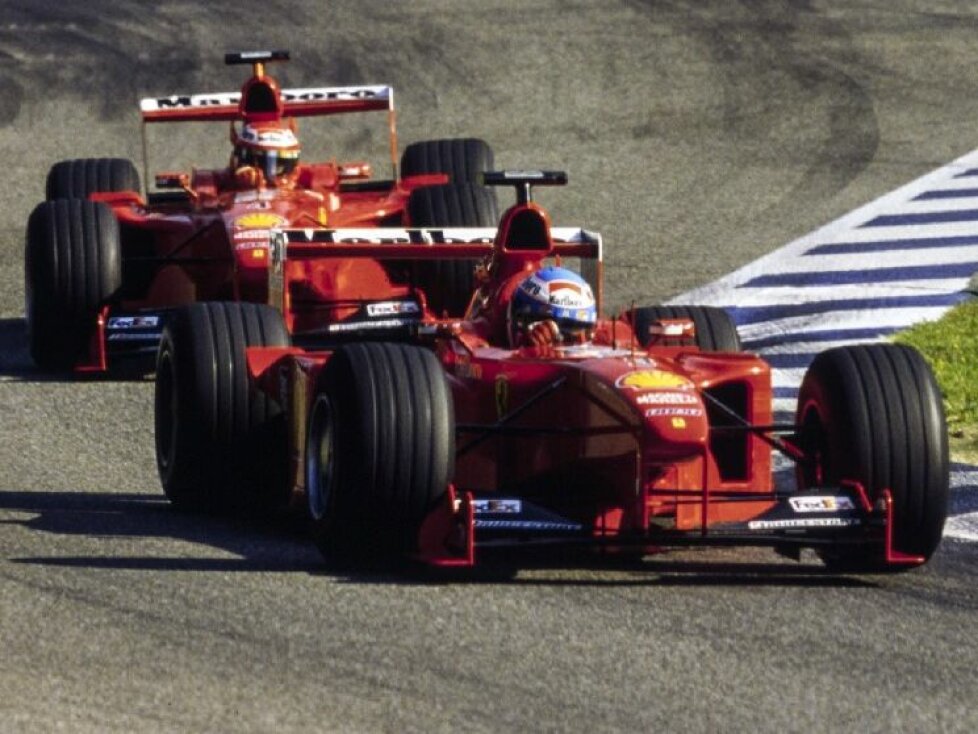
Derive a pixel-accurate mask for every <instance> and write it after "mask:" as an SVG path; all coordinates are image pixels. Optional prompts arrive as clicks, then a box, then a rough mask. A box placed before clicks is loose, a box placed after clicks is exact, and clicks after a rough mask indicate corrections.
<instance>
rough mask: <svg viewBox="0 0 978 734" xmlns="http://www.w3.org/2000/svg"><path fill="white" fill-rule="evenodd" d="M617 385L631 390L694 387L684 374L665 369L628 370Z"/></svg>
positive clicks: (686, 388)
mask: <svg viewBox="0 0 978 734" xmlns="http://www.w3.org/2000/svg"><path fill="white" fill-rule="evenodd" d="M615 385H616V386H617V387H621V388H629V389H631V390H649V389H661V388H666V389H683V390H688V389H690V388H692V387H693V382H692V380H689V379H687V378H685V377H683V376H682V375H677V374H676V373H675V372H666V371H664V370H636V371H635V372H628V373H626V374H624V375H622V376H621V377H619V378H618V379H617V380H616V381H615Z"/></svg>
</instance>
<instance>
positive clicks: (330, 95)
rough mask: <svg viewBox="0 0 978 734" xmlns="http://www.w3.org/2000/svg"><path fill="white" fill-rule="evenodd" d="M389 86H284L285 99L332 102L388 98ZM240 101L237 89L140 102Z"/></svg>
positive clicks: (149, 106) (172, 105)
mask: <svg viewBox="0 0 978 734" xmlns="http://www.w3.org/2000/svg"><path fill="white" fill-rule="evenodd" d="M389 98H390V88H389V87H323V88H319V89H283V90H282V99H283V100H284V101H285V102H333V101H342V100H371V99H381V100H383V99H389ZM240 101H241V94H240V93H239V92H224V93H217V94H193V95H190V94H185V95H178V94H174V95H171V96H169V97H156V98H149V99H144V100H142V102H141V103H140V109H142V111H143V112H154V111H156V110H165V109H186V108H188V107H189V108H194V107H231V106H236V105H237V104H238V103H239V102H240Z"/></svg>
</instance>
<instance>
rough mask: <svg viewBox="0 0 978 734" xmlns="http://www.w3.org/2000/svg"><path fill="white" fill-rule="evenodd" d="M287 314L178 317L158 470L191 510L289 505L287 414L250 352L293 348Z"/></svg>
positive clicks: (166, 340) (166, 372) (167, 368)
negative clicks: (255, 369)
mask: <svg viewBox="0 0 978 734" xmlns="http://www.w3.org/2000/svg"><path fill="white" fill-rule="evenodd" d="M288 345H289V335H288V332H287V331H286V329H285V323H284V322H283V320H282V316H281V314H280V313H279V312H278V311H276V310H275V309H274V308H271V307H270V306H265V305H259V304H254V303H195V304H193V305H191V306H189V307H186V308H181V309H178V310H177V311H174V312H173V315H172V318H170V319H169V320H168V322H167V325H166V328H165V329H164V330H163V338H162V340H161V341H160V348H159V352H158V353H157V360H156V396H155V428H156V464H157V468H158V469H159V474H160V481H161V482H162V484H163V491H164V493H165V494H166V496H167V497H168V498H169V499H170V501H171V502H173V504H174V505H176V506H177V507H180V508H181V509H187V510H196V511H206V512H227V513H231V514H253V513H259V512H265V511H268V510H271V509H275V508H277V507H280V506H282V505H284V504H285V503H286V501H287V499H288V484H287V480H288V467H287V462H288V448H287V438H286V425H285V416H284V414H283V413H282V408H281V406H280V405H279V404H278V402H277V401H275V400H273V399H272V398H270V397H268V396H267V395H266V394H265V393H263V392H260V391H258V390H256V389H255V387H254V385H252V384H251V380H250V377H249V375H248V364H247V361H246V359H245V347H285V346H288Z"/></svg>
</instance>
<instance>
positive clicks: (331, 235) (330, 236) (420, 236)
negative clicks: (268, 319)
mask: <svg viewBox="0 0 978 734" xmlns="http://www.w3.org/2000/svg"><path fill="white" fill-rule="evenodd" d="M464 231H465V230H459V229H455V230H450V232H451V233H450V234H446V232H445V230H442V229H394V230H391V229H377V230H371V229H357V230H353V229H342V230H341V229H311V228H310V229H290V230H287V231H286V233H285V234H286V237H288V240H289V242H323V243H327V244H333V245H491V244H492V242H493V239H494V237H495V234H496V230H491V231H486V232H485V234H482V233H480V234H478V235H473V236H471V237H470V236H462V235H461V232H464Z"/></svg>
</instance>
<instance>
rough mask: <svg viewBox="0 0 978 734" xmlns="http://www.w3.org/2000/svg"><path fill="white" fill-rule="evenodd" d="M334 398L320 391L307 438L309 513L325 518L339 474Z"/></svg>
mask: <svg viewBox="0 0 978 734" xmlns="http://www.w3.org/2000/svg"><path fill="white" fill-rule="evenodd" d="M334 415H335V414H334V410H333V405H332V402H331V401H330V399H329V397H328V396H326V395H320V396H319V397H318V398H316V402H315V404H314V405H313V409H312V418H311V419H310V422H309V433H308V434H307V439H306V497H307V499H308V502H309V514H310V515H312V517H313V519H314V520H322V519H323V518H324V517H325V516H326V514H327V512H328V511H329V506H330V501H331V499H332V495H333V483H334V480H335V475H336V461H335V454H336V430H335V417H334Z"/></svg>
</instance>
